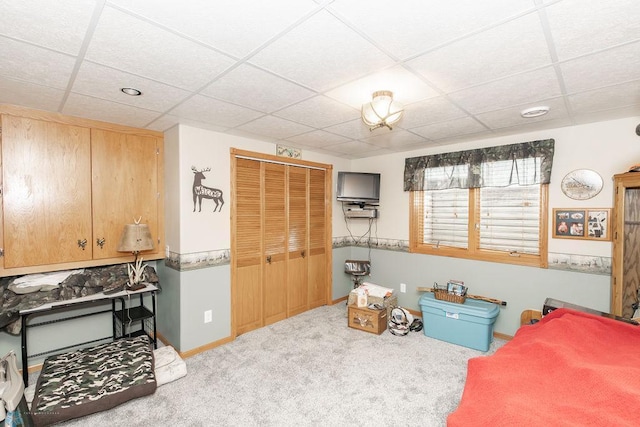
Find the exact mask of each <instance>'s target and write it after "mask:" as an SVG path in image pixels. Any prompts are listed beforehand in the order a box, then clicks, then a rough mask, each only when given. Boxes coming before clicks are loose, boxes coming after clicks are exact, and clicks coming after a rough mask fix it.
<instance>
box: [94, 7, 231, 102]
mask: <svg viewBox="0 0 640 427" xmlns="http://www.w3.org/2000/svg"><path fill="white" fill-rule="evenodd" d="M86 58H87V59H89V60H91V61H93V62H97V63H99V64H103V65H108V66H110V67H113V68H117V69H120V70H122V71H126V72H129V73H132V74H137V75H139V76H142V77H146V78H149V79H153V80H157V81H159V82H162V83H166V84H170V85H172V86H177V87H180V88H183V89H187V90H195V89H199V88H200V87H202V86H204V85H205V84H207V83H208V82H210V81H211V80H212V79H213V78H214V77H215V76H216V75H218V74H220V73H221V72H222V71H224V70H225V69H227V68H228V67H229V66H230V65H232V64H233V61H232V60H231V59H230V58H229V57H227V56H225V55H222V54H220V53H217V52H215V51H213V50H212V49H209V48H206V47H204V46H202V45H200V44H198V43H195V42H192V41H189V40H186V39H185V38H182V37H179V36H177V35H176V34H173V33H171V32H169V31H165V30H163V29H161V28H159V27H157V26H154V25H152V24H150V23H148V22H146V21H143V20H140V19H136V18H133V17H131V16H129V15H127V14H125V13H123V12H120V11H118V10H115V9H113V8H110V7H105V9H104V11H103V12H102V16H101V18H100V21H99V23H98V26H97V28H96V31H95V33H94V35H93V38H92V40H91V44H90V45H89V49H88V50H87V54H86Z"/></svg>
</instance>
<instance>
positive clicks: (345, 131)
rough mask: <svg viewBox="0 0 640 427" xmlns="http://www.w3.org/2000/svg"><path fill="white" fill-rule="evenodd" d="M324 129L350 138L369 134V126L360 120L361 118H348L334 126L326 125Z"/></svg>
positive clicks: (362, 137)
mask: <svg viewBox="0 0 640 427" xmlns="http://www.w3.org/2000/svg"><path fill="white" fill-rule="evenodd" d="M324 130H326V131H328V132H331V133H336V134H338V135H342V136H346V137H347V138H351V139H364V138H368V137H370V136H371V131H370V130H369V127H368V126H367V125H365V124H364V123H363V122H362V119H360V118H358V119H356V120H350V121H348V122H345V123H340V124H337V125H334V126H328V127H326V128H324Z"/></svg>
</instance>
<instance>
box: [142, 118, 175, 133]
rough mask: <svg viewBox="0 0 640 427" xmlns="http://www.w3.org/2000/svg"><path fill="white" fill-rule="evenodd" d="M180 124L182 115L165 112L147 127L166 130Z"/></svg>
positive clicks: (160, 130) (161, 130)
mask: <svg viewBox="0 0 640 427" xmlns="http://www.w3.org/2000/svg"><path fill="white" fill-rule="evenodd" d="M178 124H180V117H177V116H172V115H169V114H164V115H162V116H160V117H158V118H156V119H155V120H154V121H152V122H151V123H149V125H148V126H147V129H151V130H157V131H159V132H165V131H167V130H169V129H171V128H172V127H174V126H176V125H178Z"/></svg>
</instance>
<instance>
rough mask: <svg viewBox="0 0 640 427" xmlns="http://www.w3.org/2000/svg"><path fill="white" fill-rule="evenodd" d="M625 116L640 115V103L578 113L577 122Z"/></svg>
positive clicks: (590, 121)
mask: <svg viewBox="0 0 640 427" xmlns="http://www.w3.org/2000/svg"><path fill="white" fill-rule="evenodd" d="M623 117H640V103H638V104H636V105H629V106H626V107H620V108H612V109H610V110H602V111H596V112H592V113H583V114H576V116H575V123H576V124H585V123H593V122H601V121H605V120H615V119H620V118H623ZM634 132H635V129H634V128H632V129H629V133H634Z"/></svg>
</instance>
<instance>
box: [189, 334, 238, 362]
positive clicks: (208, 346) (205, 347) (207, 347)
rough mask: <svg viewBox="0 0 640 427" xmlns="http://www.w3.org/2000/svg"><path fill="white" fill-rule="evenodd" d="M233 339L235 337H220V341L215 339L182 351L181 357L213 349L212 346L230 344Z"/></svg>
mask: <svg viewBox="0 0 640 427" xmlns="http://www.w3.org/2000/svg"><path fill="white" fill-rule="evenodd" d="M231 341H233V337H226V338H222V339H219V340H218V341H214V342H211V343H209V344H205V345H203V346H200V347H196V348H194V349H191V350H187V351H181V352H180V353H179V354H180V357H182V358H183V359H186V358H188V357H192V356H195V355H196V354H199V353H202V352H204V351H207V350H211V349H212V348H216V347H220V346H221V345H223V344H228V343H230V342H231Z"/></svg>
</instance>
